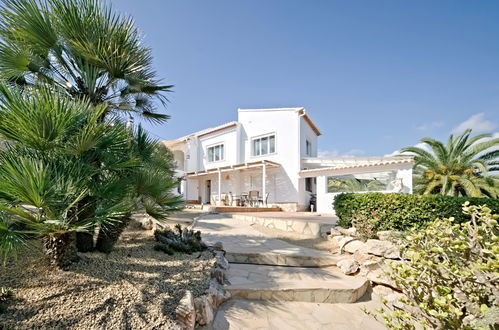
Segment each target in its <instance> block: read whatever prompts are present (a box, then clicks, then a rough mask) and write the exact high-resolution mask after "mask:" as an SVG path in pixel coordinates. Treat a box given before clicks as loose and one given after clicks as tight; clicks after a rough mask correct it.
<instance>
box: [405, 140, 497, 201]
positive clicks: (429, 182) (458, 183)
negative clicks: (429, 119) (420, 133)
mask: <svg viewBox="0 0 499 330" xmlns="http://www.w3.org/2000/svg"><path fill="white" fill-rule="evenodd" d="M421 142H422V143H424V144H425V145H426V146H427V149H425V148H419V147H408V148H404V149H402V150H401V151H402V152H404V153H411V154H413V155H415V157H414V160H415V165H414V174H415V178H414V183H415V187H414V190H415V191H416V192H419V193H422V194H441V195H449V196H470V197H492V198H498V197H499V177H498V176H497V175H494V174H492V173H491V172H493V171H497V170H499V149H498V148H497V147H498V146H499V138H492V135H490V134H480V135H476V136H473V137H472V136H471V130H466V131H465V132H463V133H462V134H461V135H458V136H454V135H451V136H450V137H449V139H448V141H447V144H444V143H442V142H440V141H437V140H435V139H431V138H424V139H421Z"/></svg>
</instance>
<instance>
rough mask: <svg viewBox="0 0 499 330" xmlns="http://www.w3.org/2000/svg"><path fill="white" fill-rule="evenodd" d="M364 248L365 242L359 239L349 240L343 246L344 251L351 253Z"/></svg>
mask: <svg viewBox="0 0 499 330" xmlns="http://www.w3.org/2000/svg"><path fill="white" fill-rule="evenodd" d="M364 248H365V243H363V242H361V241H359V240H352V241H349V242H347V243H346V244H345V245H344V246H343V250H344V251H346V252H348V253H352V254H353V253H355V252H357V251H362V250H363V249H364Z"/></svg>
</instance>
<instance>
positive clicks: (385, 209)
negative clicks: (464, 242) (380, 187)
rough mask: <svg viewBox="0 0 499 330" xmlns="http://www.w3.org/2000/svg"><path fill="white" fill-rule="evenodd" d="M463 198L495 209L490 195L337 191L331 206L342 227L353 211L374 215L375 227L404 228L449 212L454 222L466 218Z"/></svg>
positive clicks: (497, 209) (496, 205) (498, 205)
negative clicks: (472, 196) (484, 196)
mask: <svg viewBox="0 0 499 330" xmlns="http://www.w3.org/2000/svg"><path fill="white" fill-rule="evenodd" d="M466 201H468V202H470V203H471V204H473V205H487V206H488V207H489V208H490V209H491V210H492V211H493V212H494V213H499V200H498V199H493V198H471V197H450V196H441V195H408V194H383V193H366V194H355V193H347V194H340V195H338V196H336V198H335V200H334V209H335V211H336V215H337V216H338V217H339V218H340V221H339V222H338V224H339V225H340V226H342V227H350V226H351V225H352V219H353V215H362V216H365V217H368V218H372V219H374V220H373V221H375V222H376V225H375V228H374V229H375V230H377V231H379V230H406V229H409V228H412V227H421V226H422V225H424V224H425V223H427V222H429V221H433V220H434V219H436V218H441V219H442V218H446V217H449V216H451V215H453V216H454V217H455V222H456V223H462V222H465V221H468V220H470V216H469V215H467V214H464V213H462V212H461V207H462V205H463V203H464V202H466Z"/></svg>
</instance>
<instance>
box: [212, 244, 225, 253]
mask: <svg viewBox="0 0 499 330" xmlns="http://www.w3.org/2000/svg"><path fill="white" fill-rule="evenodd" d="M212 248H213V250H215V251H223V250H224V245H223V244H222V242H216V243H215V244H213V246H212Z"/></svg>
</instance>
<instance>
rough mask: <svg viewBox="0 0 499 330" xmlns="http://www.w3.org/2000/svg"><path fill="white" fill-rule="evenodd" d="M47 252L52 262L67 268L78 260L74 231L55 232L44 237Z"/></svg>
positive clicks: (59, 266) (56, 265)
mask: <svg viewBox="0 0 499 330" xmlns="http://www.w3.org/2000/svg"><path fill="white" fill-rule="evenodd" d="M43 247H44V249H45V254H46V255H47V257H48V258H49V261H50V264H51V265H53V266H55V267H58V268H61V269H66V268H67V267H68V266H69V265H70V264H72V263H73V262H75V261H77V260H78V254H77V249H76V245H75V235H74V233H63V234H53V235H48V236H45V237H43Z"/></svg>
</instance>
